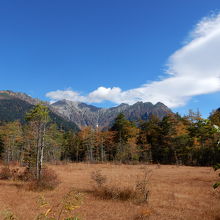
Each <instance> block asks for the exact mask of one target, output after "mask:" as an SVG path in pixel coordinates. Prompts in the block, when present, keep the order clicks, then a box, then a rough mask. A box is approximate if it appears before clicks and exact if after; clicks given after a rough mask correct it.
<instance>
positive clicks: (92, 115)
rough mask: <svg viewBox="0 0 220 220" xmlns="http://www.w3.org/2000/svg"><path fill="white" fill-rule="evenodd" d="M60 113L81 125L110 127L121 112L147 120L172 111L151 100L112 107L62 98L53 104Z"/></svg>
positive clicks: (137, 118) (134, 119) (161, 116)
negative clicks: (101, 106)
mask: <svg viewBox="0 0 220 220" xmlns="http://www.w3.org/2000/svg"><path fill="white" fill-rule="evenodd" d="M52 106H53V108H54V109H56V111H58V112H59V113H60V114H62V115H64V116H66V117H67V118H68V119H69V120H71V121H74V122H75V123H76V124H77V125H78V126H79V127H83V126H92V127H96V126H97V125H98V126H100V127H108V126H110V125H111V124H112V123H113V121H114V119H115V118H116V116H117V115H118V114H119V113H123V114H124V115H125V116H126V118H127V119H128V120H131V121H138V120H147V119H148V118H149V116H150V115H156V116H157V117H158V118H160V119H162V118H163V117H164V116H165V115H167V114H169V113H172V112H171V110H170V109H169V108H168V107H167V106H165V105H164V104H163V103H160V102H159V103H157V104H155V105H153V104H152V103H150V102H145V103H143V102H137V103H135V104H134V105H128V104H121V105H119V106H117V107H112V108H97V107H95V106H92V105H87V104H85V103H80V102H72V101H67V100H61V101H58V102H55V103H53V104H52Z"/></svg>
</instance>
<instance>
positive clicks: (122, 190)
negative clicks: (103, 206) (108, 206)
mask: <svg viewBox="0 0 220 220" xmlns="http://www.w3.org/2000/svg"><path fill="white" fill-rule="evenodd" d="M150 174H151V171H147V170H145V171H144V173H143V174H142V175H140V176H138V177H137V180H136V182H135V184H134V185H133V186H132V185H131V186H119V185H113V184H106V182H107V177H106V176H104V175H103V174H102V173H101V171H99V170H98V171H95V172H93V173H92V174H91V179H92V180H93V181H94V183H95V186H94V189H93V193H94V195H95V196H98V197H100V198H101V199H116V200H122V201H127V200H132V201H133V202H135V203H143V202H147V201H148V198H149V193H150V190H149V181H150V176H151V175H150Z"/></svg>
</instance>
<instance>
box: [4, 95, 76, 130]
mask: <svg viewBox="0 0 220 220" xmlns="http://www.w3.org/2000/svg"><path fill="white" fill-rule="evenodd" d="M38 103H40V100H37V99H33V98H31V97H29V96H27V95H26V94H23V93H18V95H17V94H16V93H13V92H12V91H0V121H15V120H20V121H21V122H22V123H24V122H25V119H24V118H25V114H26V112H27V111H29V110H30V109H31V108H33V107H34V104H38ZM49 116H50V118H51V120H52V122H54V123H56V124H57V125H58V127H60V128H62V129H64V130H69V129H72V130H75V131H77V130H79V128H78V126H77V125H76V124H75V123H74V122H71V121H69V120H67V119H65V118H64V117H62V116H60V115H59V114H57V113H55V112H53V111H52V110H51V109H50V108H49Z"/></svg>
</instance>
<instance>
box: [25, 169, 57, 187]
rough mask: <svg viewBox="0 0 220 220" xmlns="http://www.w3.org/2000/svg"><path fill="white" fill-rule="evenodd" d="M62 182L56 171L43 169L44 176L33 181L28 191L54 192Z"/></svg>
mask: <svg viewBox="0 0 220 220" xmlns="http://www.w3.org/2000/svg"><path fill="white" fill-rule="evenodd" d="M59 183H60V181H59V179H58V176H57V174H56V173H55V172H54V170H52V169H49V168H47V167H45V168H43V169H42V176H41V178H40V179H39V180H36V179H34V180H33V179H32V180H31V181H30V183H29V184H28V189H29V190H33V191H43V190H53V189H55V188H56V187H57V186H58V185H59Z"/></svg>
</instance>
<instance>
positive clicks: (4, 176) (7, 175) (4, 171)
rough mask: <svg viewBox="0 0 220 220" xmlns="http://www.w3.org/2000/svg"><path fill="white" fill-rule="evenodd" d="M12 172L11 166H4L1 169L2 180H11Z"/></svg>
mask: <svg viewBox="0 0 220 220" xmlns="http://www.w3.org/2000/svg"><path fill="white" fill-rule="evenodd" d="M11 177H12V174H11V171H10V169H9V167H3V168H2V169H1V171H0V179H1V180H9V179H11Z"/></svg>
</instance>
